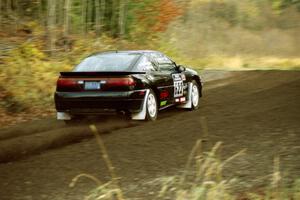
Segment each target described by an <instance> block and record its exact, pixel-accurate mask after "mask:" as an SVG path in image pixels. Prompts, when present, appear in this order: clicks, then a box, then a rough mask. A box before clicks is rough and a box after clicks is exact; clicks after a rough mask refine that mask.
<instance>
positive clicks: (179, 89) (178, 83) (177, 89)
mask: <svg viewBox="0 0 300 200" xmlns="http://www.w3.org/2000/svg"><path fill="white" fill-rule="evenodd" d="M172 77H173V81H174V97H175V98H176V97H181V96H183V80H182V75H181V74H173V75H172Z"/></svg>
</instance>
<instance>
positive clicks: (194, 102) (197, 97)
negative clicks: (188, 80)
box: [191, 81, 200, 110]
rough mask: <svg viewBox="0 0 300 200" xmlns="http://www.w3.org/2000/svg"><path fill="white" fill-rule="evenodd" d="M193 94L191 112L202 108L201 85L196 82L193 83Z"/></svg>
mask: <svg viewBox="0 0 300 200" xmlns="http://www.w3.org/2000/svg"><path fill="white" fill-rule="evenodd" d="M191 92H192V94H191V101H192V108H191V110H197V109H198V108H199V106H200V92H199V85H198V83H197V82H196V81H192V91H191Z"/></svg>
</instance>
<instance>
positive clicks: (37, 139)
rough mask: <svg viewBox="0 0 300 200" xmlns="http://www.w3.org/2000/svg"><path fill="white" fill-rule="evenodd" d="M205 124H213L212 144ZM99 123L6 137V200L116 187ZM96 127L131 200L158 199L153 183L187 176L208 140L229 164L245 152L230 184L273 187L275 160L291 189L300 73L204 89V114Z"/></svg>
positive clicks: (1, 183) (248, 76)
mask: <svg viewBox="0 0 300 200" xmlns="http://www.w3.org/2000/svg"><path fill="white" fill-rule="evenodd" d="M201 119H206V121H207V126H208V133H209V134H208V135H207V136H205V135H204V132H203V131H202V130H203V129H202V128H203V127H201V123H200V120H201ZM93 120H94V121H91V122H89V121H87V122H85V124H82V125H80V126H76V127H66V126H65V125H64V124H63V123H61V122H57V121H56V120H55V119H42V120H40V121H34V122H30V123H24V124H20V125H18V126H15V127H11V128H9V129H5V130H2V131H0V160H1V163H0V199H1V200H21V199H22V200H23V199H24V200H32V199H34V200H35V199H36V200H43V199H45V200H62V199H64V200H77V199H78V200H79V199H83V197H84V196H85V195H86V194H87V193H88V192H89V191H90V190H91V189H93V188H94V187H95V184H94V183H93V182H92V181H90V180H88V179H81V180H80V181H79V182H78V184H77V185H76V187H74V188H69V183H70V181H71V180H72V178H74V177H75V176H76V175H78V174H80V173H89V174H92V175H94V176H96V177H97V178H99V179H101V180H102V181H108V180H110V176H109V173H108V172H107V168H106V167H105V164H104V161H103V160H102V158H101V155H100V150H99V148H98V146H97V144H96V141H95V139H94V138H93V137H92V135H91V133H90V131H89V129H88V127H87V125H88V124H89V123H95V119H93ZM97 120H98V121H97V126H98V128H99V130H100V132H101V133H103V134H101V137H102V138H103V140H104V143H105V145H106V147H107V149H108V153H109V156H110V158H111V159H112V162H113V165H114V166H115V169H116V172H117V174H118V176H119V177H121V186H122V188H123V189H124V191H125V196H126V197H129V198H130V199H152V198H153V195H154V194H153V192H155V191H154V190H155V188H153V187H151V185H149V184H148V183H149V182H151V181H153V180H154V179H156V178H159V177H164V176H172V175H175V174H176V173H178V172H180V171H181V170H183V168H184V165H185V163H186V160H187V158H188V155H189V153H190V151H191V149H192V147H193V145H194V144H195V141H196V140H197V139H201V138H203V137H206V139H207V141H206V142H205V144H204V149H205V150H209V149H210V148H211V146H212V145H213V144H215V143H216V142H218V141H222V142H223V146H222V150H221V154H222V157H223V158H224V159H225V158H228V157H229V156H231V155H233V154H234V153H236V152H238V151H240V150H242V149H245V148H246V149H247V154H246V155H244V156H241V157H238V158H237V159H235V160H233V161H232V162H230V163H229V164H228V165H227V167H226V168H225V171H224V176H225V178H227V177H228V178H229V177H235V178H237V179H238V180H239V182H240V184H239V186H240V187H241V188H251V187H253V186H255V187H259V186H263V185H265V184H268V183H269V180H268V179H263V178H261V177H264V176H265V175H267V174H270V173H272V167H273V158H274V157H276V156H279V158H280V167H281V170H282V172H283V176H284V177H285V179H284V180H285V182H287V183H288V182H289V181H291V180H293V179H296V178H300V71H298V72H297V71H248V72H236V73H234V75H233V76H229V77H227V78H225V79H220V80H215V81H211V82H209V83H207V84H206V85H205V89H204V96H203V98H202V101H201V107H200V109H199V110H197V111H195V112H189V111H184V110H179V109H176V108H171V109H168V110H165V111H163V112H161V113H160V115H159V118H158V120H157V121H156V122H150V123H141V122H130V121H126V119H124V118H123V117H105V118H103V119H102V121H101V119H97ZM39 144H42V145H39ZM12 147H15V148H13V149H11V148H12ZM20 152H21V153H20Z"/></svg>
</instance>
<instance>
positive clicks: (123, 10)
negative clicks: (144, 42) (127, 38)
mask: <svg viewBox="0 0 300 200" xmlns="http://www.w3.org/2000/svg"><path fill="white" fill-rule="evenodd" d="M119 12H120V13H119V36H120V37H121V38H122V37H123V36H124V34H125V27H126V17H127V16H126V15H127V0H120V9H119Z"/></svg>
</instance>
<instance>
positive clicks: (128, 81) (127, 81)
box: [106, 78, 135, 87]
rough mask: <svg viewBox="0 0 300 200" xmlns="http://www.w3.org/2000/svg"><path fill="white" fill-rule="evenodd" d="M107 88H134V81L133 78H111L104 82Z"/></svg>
mask: <svg viewBox="0 0 300 200" xmlns="http://www.w3.org/2000/svg"><path fill="white" fill-rule="evenodd" d="M106 83H107V85H108V86H112V87H124V86H127V87H130V86H135V81H134V79H133V78H111V79H108V80H107V81H106Z"/></svg>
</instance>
